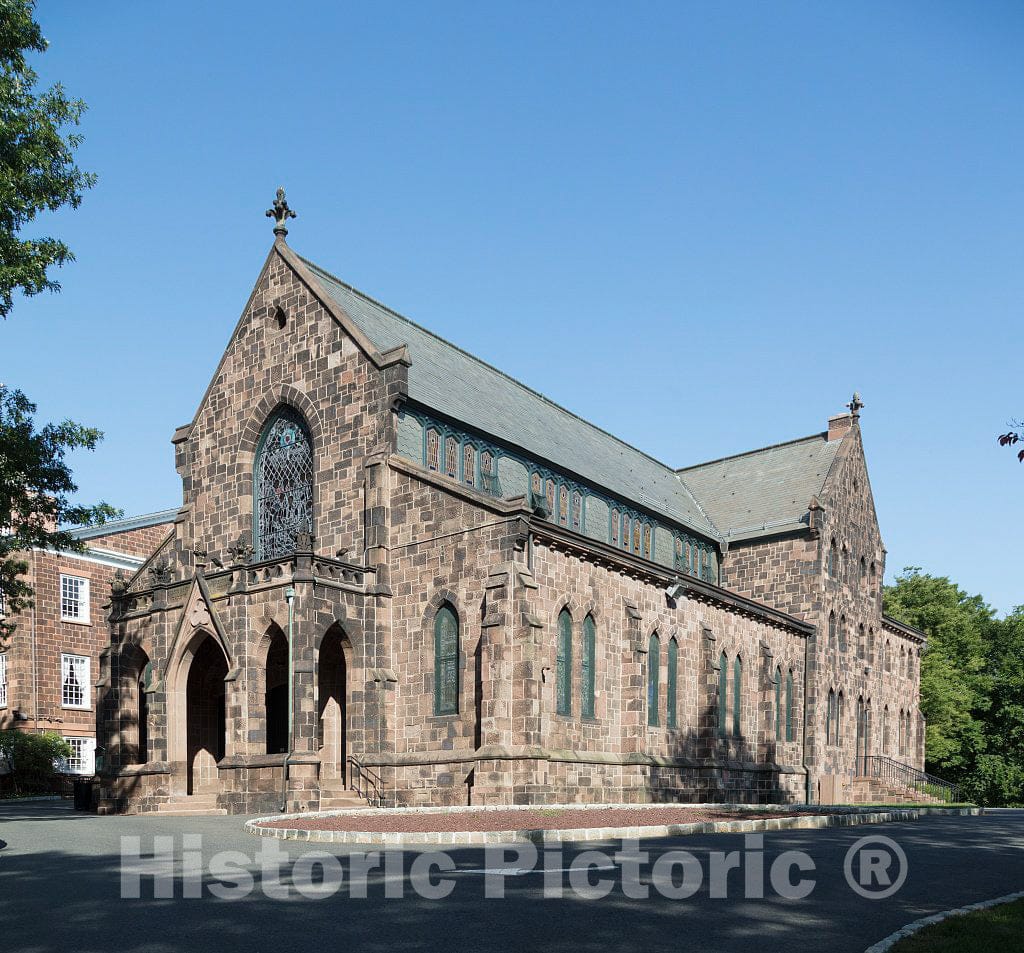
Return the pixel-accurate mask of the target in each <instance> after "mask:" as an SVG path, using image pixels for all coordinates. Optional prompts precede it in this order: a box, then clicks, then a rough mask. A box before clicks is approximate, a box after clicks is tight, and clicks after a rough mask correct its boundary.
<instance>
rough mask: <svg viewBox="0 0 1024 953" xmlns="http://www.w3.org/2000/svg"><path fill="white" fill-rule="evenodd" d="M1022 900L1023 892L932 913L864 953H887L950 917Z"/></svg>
mask: <svg viewBox="0 0 1024 953" xmlns="http://www.w3.org/2000/svg"><path fill="white" fill-rule="evenodd" d="M1022 899H1024V890H1018V891H1017V892H1016V893H1008V894H1004V895H1003V896H1002V897H996V898H994V899H992V900H982V901H980V902H979V903H969V904H968V905H967V906H966V907H956V908H954V909H952V910H943V911H942V912H941V913H933V914H932V915H931V916H930V917H922V918H921V919H920V920H914V921H913V922H912V923H908V924H907V925H906V926H902V927H900V928H899V929H898V930H897V931H896V932H895V933H890V934H889V935H888V936H887V937H886V938H885V939H884V940H879V941H878V943H876V944H875V945H874V946H869V947H868V948H867V949H866V950H865V951H864V953H888V951H889V950H891V949H892V948H893V947H894V946H895V945H896V944H897V943H899V941H900V940H905V939H906V938H907V937H908V936H913V935H914V934H915V933H917V932H918V931H919V930H923V929H924V928H925V927H930V926H931V925H932V924H933V923H942V921H943V920H948V919H950V917H959V916H963V915H964V914H966V913H974V912H975V911H977V910H987V909H988V908H989V907H998V906H1001V905H1002V904H1004V903H1012V902H1013V901H1014V900H1022Z"/></svg>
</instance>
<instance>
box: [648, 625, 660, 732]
mask: <svg viewBox="0 0 1024 953" xmlns="http://www.w3.org/2000/svg"><path fill="white" fill-rule="evenodd" d="M660 668H661V639H659V638H658V633H657V632H653V633H651V638H650V642H649V643H648V646H647V724H648V725H649V726H650V727H652V728H656V727H657V726H658V670H659V669H660Z"/></svg>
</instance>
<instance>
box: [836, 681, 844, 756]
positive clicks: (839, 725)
mask: <svg viewBox="0 0 1024 953" xmlns="http://www.w3.org/2000/svg"><path fill="white" fill-rule="evenodd" d="M845 714H846V696H845V695H844V694H843V693H842V692H841V691H840V692H839V694H838V695H836V740H835V743H836V744H837V745H838V744H842V738H843V718H844V716H845Z"/></svg>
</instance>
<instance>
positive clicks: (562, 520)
mask: <svg viewBox="0 0 1024 953" xmlns="http://www.w3.org/2000/svg"><path fill="white" fill-rule="evenodd" d="M558 522H559V524H560V525H562V526H568V525H569V488H568V487H566V486H565V485H562V486H561V487H559V488H558Z"/></svg>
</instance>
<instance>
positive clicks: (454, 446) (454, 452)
mask: <svg viewBox="0 0 1024 953" xmlns="http://www.w3.org/2000/svg"><path fill="white" fill-rule="evenodd" d="M444 472H445V474H446V475H447V476H450V477H451V478H452V479H453V480H455V479H458V476H459V441H458V440H456V439H455V438H454V437H446V438H445V441H444Z"/></svg>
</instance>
